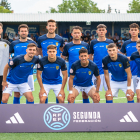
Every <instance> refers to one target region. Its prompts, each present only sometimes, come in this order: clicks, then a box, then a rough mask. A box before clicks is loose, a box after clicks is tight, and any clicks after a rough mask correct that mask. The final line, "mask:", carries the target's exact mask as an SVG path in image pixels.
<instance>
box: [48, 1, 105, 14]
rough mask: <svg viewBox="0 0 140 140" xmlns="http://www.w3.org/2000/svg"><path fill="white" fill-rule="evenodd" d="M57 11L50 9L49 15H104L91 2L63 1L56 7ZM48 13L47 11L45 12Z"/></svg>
mask: <svg viewBox="0 0 140 140" xmlns="http://www.w3.org/2000/svg"><path fill="white" fill-rule="evenodd" d="M57 8H58V10H56V9H55V8H53V7H51V9H50V11H49V12H50V13H105V10H104V9H103V10H101V9H99V8H98V7H97V3H94V2H93V1H91V0H63V3H62V4H60V5H58V6H57ZM46 12H48V11H46Z"/></svg>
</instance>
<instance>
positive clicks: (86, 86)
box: [68, 48, 101, 103]
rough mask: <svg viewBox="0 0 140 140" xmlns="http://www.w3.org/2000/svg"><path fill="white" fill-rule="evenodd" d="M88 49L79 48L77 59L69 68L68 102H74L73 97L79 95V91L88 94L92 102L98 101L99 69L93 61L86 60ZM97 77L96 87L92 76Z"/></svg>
mask: <svg viewBox="0 0 140 140" xmlns="http://www.w3.org/2000/svg"><path fill="white" fill-rule="evenodd" d="M88 58H89V55H88V50H87V49H85V48H82V49H80V51H79V59H80V60H77V61H76V62H74V63H73V64H72V66H71V69H70V78H69V95H68V102H69V103H74V100H75V98H76V97H77V96H78V95H79V93H80V91H84V92H85V93H86V95H88V96H90V97H91V98H92V100H93V102H94V103H99V101H100V95H99V87H100V82H101V79H100V76H99V69H98V67H97V65H96V64H95V63H93V62H92V61H90V60H88ZM93 74H94V75H95V76H96V78H97V87H96V88H95V87H94V86H93V82H92V76H93Z"/></svg>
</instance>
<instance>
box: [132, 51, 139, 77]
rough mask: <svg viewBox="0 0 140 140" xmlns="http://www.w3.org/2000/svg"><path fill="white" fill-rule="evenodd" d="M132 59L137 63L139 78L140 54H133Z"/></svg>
mask: <svg viewBox="0 0 140 140" xmlns="http://www.w3.org/2000/svg"><path fill="white" fill-rule="evenodd" d="M130 59H131V60H134V61H135V62H136V65H137V68H138V73H137V76H138V77H140V55H139V52H138V51H136V52H134V53H132V54H131V57H130Z"/></svg>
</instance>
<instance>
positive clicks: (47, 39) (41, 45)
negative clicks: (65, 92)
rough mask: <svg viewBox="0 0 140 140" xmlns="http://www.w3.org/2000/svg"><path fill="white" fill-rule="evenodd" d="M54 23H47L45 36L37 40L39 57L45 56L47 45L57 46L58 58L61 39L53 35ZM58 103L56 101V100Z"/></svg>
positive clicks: (61, 47)
mask: <svg viewBox="0 0 140 140" xmlns="http://www.w3.org/2000/svg"><path fill="white" fill-rule="evenodd" d="M56 28H57V27H56V21H55V20H53V19H50V20H48V21H47V26H46V29H47V30H48V33H47V34H44V35H42V36H40V37H39V38H38V54H39V55H41V56H47V55H48V54H47V47H48V46H49V45H55V46H57V54H56V55H57V56H60V52H61V51H63V43H64V41H63V38H62V37H61V36H59V35H58V34H55V30H56ZM56 102H57V103H58V100H57V99H56ZM46 103H48V98H47V99H46Z"/></svg>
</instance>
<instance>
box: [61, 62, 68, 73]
mask: <svg viewBox="0 0 140 140" xmlns="http://www.w3.org/2000/svg"><path fill="white" fill-rule="evenodd" d="M61 70H62V71H65V70H67V65H66V62H65V61H63V63H62V66H61Z"/></svg>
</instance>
